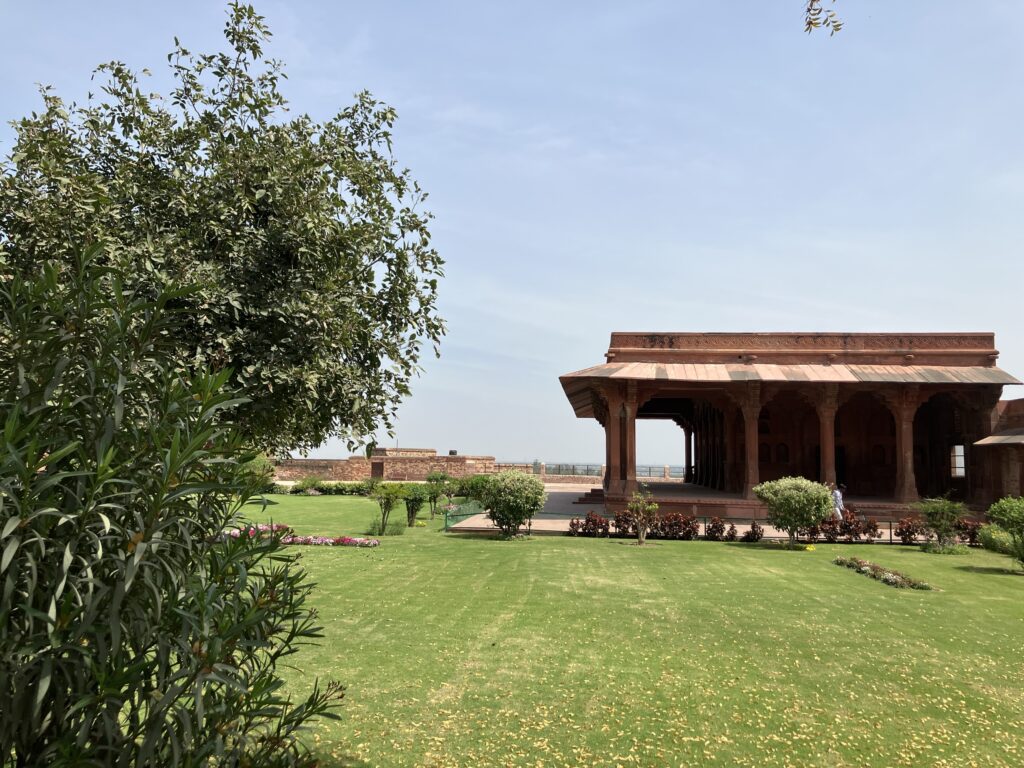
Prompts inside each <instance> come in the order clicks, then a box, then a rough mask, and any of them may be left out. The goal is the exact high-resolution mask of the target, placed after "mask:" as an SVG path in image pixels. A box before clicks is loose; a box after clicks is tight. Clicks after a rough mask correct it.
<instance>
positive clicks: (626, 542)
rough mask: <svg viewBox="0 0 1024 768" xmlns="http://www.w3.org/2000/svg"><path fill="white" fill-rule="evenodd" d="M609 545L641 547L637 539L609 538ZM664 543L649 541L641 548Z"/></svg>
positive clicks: (589, 537)
mask: <svg viewBox="0 0 1024 768" xmlns="http://www.w3.org/2000/svg"><path fill="white" fill-rule="evenodd" d="M579 538H581V539H583V538H587V539H593V538H597V537H596V536H580V537H579ZM601 538H604V537H603V536H602V537H601ZM608 543H609V544H618V545H619V546H623V547H636V546H639V545H638V544H637V543H636V539H613V538H610V537H609V539H608ZM663 543H664V542H663V541H658V540H656V539H648V540H647V541H645V542H644V545H643V547H641V549H646V548H647V547H660V546H661V545H662V544H663Z"/></svg>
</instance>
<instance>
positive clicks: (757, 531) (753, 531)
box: [740, 520, 764, 544]
mask: <svg viewBox="0 0 1024 768" xmlns="http://www.w3.org/2000/svg"><path fill="white" fill-rule="evenodd" d="M763 538H764V528H762V527H761V526H760V525H758V524H757V521H756V520H752V521H751V523H750V528H749V529H748V530H746V531H744V532H743V535H742V536H740V541H745V542H747V543H748V544H753V543H755V542H758V541H760V540H761V539H763Z"/></svg>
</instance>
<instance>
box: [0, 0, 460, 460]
mask: <svg viewBox="0 0 1024 768" xmlns="http://www.w3.org/2000/svg"><path fill="white" fill-rule="evenodd" d="M228 16H229V18H228V22H227V25H226V27H225V37H226V40H227V43H228V45H227V50H226V51H222V52H219V53H213V54H196V53H193V52H191V51H189V50H188V49H186V48H185V47H184V46H183V45H181V43H180V42H178V41H177V39H176V40H175V47H174V50H173V51H172V52H171V53H170V54H169V55H168V57H167V62H168V65H169V67H170V70H171V74H172V76H173V80H174V87H173V89H172V90H171V91H170V94H169V96H167V97H166V98H165V97H161V96H159V95H156V94H152V93H149V92H147V91H145V90H144V88H143V84H142V77H141V74H146V73H145V72H143V73H141V74H137V73H135V72H133V71H131V70H130V69H129V68H128V67H127V66H125V65H124V64H122V63H119V62H111V63H109V64H104V65H102V66H100V67H99V68H98V69H97V70H96V72H95V75H94V78H95V79H97V80H98V81H99V82H100V88H99V97H98V98H94V97H93V95H92V94H90V96H89V99H88V101H87V102H86V103H85V104H84V105H76V104H74V103H65V101H64V100H62V99H61V98H60V97H58V96H57V95H55V94H54V93H53V92H52V91H51V90H49V89H46V88H44V89H43V91H42V98H43V108H42V110H41V111H40V112H38V113H34V114H32V115H30V116H28V117H26V118H24V119H22V120H20V121H17V122H15V123H14V124H13V125H14V128H15V131H16V142H15V145H14V148H13V151H12V153H11V155H10V156H9V157H8V158H6V159H5V160H3V161H2V163H0V259H4V260H6V261H7V262H8V264H10V265H11V266H12V268H14V269H15V270H16V271H17V272H19V273H20V274H23V275H25V274H31V273H33V272H35V271H37V270H38V269H39V266H40V264H41V263H42V262H43V261H45V260H47V259H50V258H55V257H58V258H59V257H62V256H63V255H64V254H67V253H69V252H70V249H69V248H68V245H69V244H73V245H74V246H75V247H87V246H89V245H91V244H98V245H101V246H102V249H103V254H104V256H103V258H104V259H105V260H106V264H107V265H108V266H110V267H112V268H114V269H116V270H117V272H118V273H119V274H120V275H121V277H122V279H123V280H124V281H125V283H126V285H127V286H128V288H129V289H130V290H133V291H139V292H140V295H148V296H150V297H155V296H157V295H159V294H160V293H161V292H162V291H163V290H164V289H169V290H172V291H173V290H174V289H175V287H177V286H186V285H194V286H197V288H198V290H195V291H193V292H189V293H188V294H185V295H182V296H181V297H180V298H178V299H177V300H176V302H175V307H173V309H174V310H175V311H177V312H179V313H180V314H181V316H183V317H184V318H186V322H183V323H182V324H181V326H180V328H179V330H177V331H176V337H175V338H176V342H177V349H178V358H179V359H180V361H181V364H182V366H188V367H192V368H193V369H195V370H200V369H202V368H204V367H209V368H210V369H212V370H213V371H221V370H228V369H230V370H231V371H232V373H231V380H230V381H229V386H231V387H232V388H235V389H239V390H241V391H243V392H244V393H245V394H246V396H247V397H248V399H249V402H248V403H246V404H244V405H242V406H240V409H239V411H238V413H237V417H238V421H239V425H240V428H241V429H242V430H243V432H244V434H245V435H246V436H247V438H248V440H249V442H250V443H252V444H255V445H258V446H259V447H261V448H264V447H265V448H269V449H274V450H283V449H290V448H298V449H306V448H310V447H313V446H316V445H319V444H320V443H322V442H323V441H324V440H325V439H326V438H328V437H331V436H337V437H341V438H343V439H346V440H348V441H349V443H350V447H354V446H355V444H356V443H358V442H359V441H360V440H361V439H363V438H364V437H365V436H367V435H369V434H371V433H372V432H374V431H375V430H376V429H378V428H379V427H384V428H386V429H390V428H391V425H392V420H393V416H394V412H395V409H396V408H397V405H398V403H399V401H400V400H401V398H402V397H403V396H404V395H406V394H408V392H409V383H410V381H411V378H412V377H413V376H414V375H416V373H417V372H418V370H419V361H420V355H421V353H422V351H423V348H424V346H427V347H433V350H434V351H435V352H436V351H437V347H438V344H439V342H440V339H441V337H442V335H443V334H444V323H443V321H442V319H441V318H440V317H439V316H438V313H437V308H436V300H437V287H438V278H439V277H441V276H442V274H443V271H442V267H443V262H442V260H441V258H440V256H439V255H438V253H437V252H436V251H435V250H434V248H433V247H432V245H431V238H430V232H429V230H428V223H429V221H430V218H431V216H430V214H429V212H426V211H424V210H422V205H423V200H424V199H425V197H426V195H425V194H424V193H423V192H422V190H421V189H420V187H419V185H418V184H417V183H416V181H415V180H414V179H413V178H412V177H411V175H410V172H409V171H408V170H403V169H401V168H399V166H398V165H397V162H396V160H395V158H394V156H393V154H392V135H391V130H392V126H393V124H394V122H395V119H396V114H395V111H394V109H392V108H391V107H389V106H387V105H385V104H382V103H380V102H378V101H376V100H374V99H373V97H372V96H370V95H369V94H368V93H360V94H358V95H357V97H356V99H355V102H354V103H353V104H351V105H349V106H347V107H345V108H344V109H342V110H341V111H340V112H338V114H337V115H336V116H335V117H333V118H331V119H329V120H326V121H324V122H316V121H314V120H313V119H312V118H311V117H309V116H308V115H288V114H287V110H286V107H285V105H286V101H285V98H284V96H283V95H282V94H281V92H280V91H279V87H278V86H279V84H280V82H281V80H282V78H283V77H284V73H283V70H282V66H281V64H280V62H278V61H275V60H273V59H269V58H267V57H266V56H265V54H264V52H263V46H264V44H265V43H266V41H267V40H268V39H269V37H270V32H269V30H268V28H267V26H266V24H265V23H264V20H263V18H262V17H261V16H259V15H257V14H256V13H255V11H254V10H253V9H252V7H251V6H246V5H242V4H240V3H232V4H231V5H230V6H229V14H228Z"/></svg>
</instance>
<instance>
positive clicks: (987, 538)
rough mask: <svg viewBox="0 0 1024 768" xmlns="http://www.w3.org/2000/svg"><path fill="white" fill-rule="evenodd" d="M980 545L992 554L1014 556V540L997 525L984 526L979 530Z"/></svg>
mask: <svg viewBox="0 0 1024 768" xmlns="http://www.w3.org/2000/svg"><path fill="white" fill-rule="evenodd" d="M978 543H979V544H981V546H982V547H984V548H985V549H987V550H989V551H990V552H998V553H999V554H1001V555H1010V556H1011V557H1012V556H1013V539H1012V538H1010V534H1008V533H1007V532H1006V531H1004V530H1003V529H1002V528H1000V527H999V526H998V525H996V524H995V523H989V524H988V525H983V526H981V527H980V528H979V529H978Z"/></svg>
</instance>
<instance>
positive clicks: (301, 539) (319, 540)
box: [281, 536, 380, 547]
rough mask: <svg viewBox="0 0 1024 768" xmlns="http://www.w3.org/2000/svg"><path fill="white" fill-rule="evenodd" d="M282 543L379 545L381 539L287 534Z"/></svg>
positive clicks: (318, 545) (340, 545) (350, 545)
mask: <svg viewBox="0 0 1024 768" xmlns="http://www.w3.org/2000/svg"><path fill="white" fill-rule="evenodd" d="M281 543H282V544H307V545H311V546H317V547H379V546H380V539H364V538H361V537H353V536H285V537H284V538H282V539H281Z"/></svg>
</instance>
